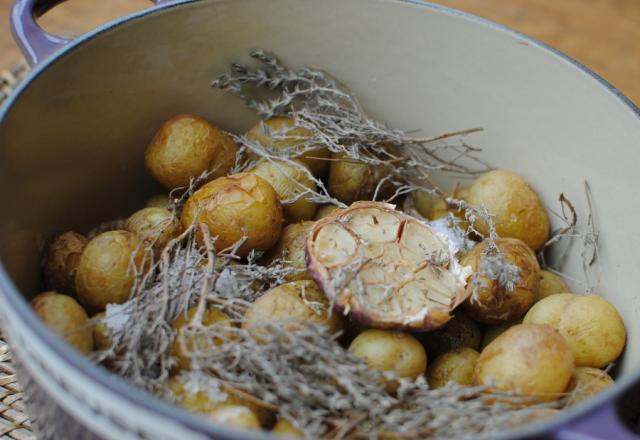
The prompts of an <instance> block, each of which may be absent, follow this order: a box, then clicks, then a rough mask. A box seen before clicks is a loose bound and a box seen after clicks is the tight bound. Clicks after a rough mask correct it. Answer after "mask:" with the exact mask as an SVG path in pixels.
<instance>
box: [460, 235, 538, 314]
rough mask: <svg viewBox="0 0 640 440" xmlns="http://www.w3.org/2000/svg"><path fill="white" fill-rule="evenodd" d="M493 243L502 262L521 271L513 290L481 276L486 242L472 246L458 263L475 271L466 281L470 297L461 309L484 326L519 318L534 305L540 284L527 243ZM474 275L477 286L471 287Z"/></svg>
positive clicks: (500, 241) (515, 241)
mask: <svg viewBox="0 0 640 440" xmlns="http://www.w3.org/2000/svg"><path fill="white" fill-rule="evenodd" d="M495 243H496V246H497V247H498V249H499V250H500V251H501V252H502V255H503V256H504V260H505V262H506V263H508V264H513V265H515V266H517V267H518V268H519V270H520V275H519V282H518V283H517V284H516V285H515V287H514V289H513V290H511V291H509V290H507V289H506V288H505V287H503V286H501V285H500V283H499V282H498V281H497V280H492V279H491V278H489V277H488V276H487V275H485V274H483V273H482V260H483V258H485V256H484V250H485V246H486V243H485V242H482V243H479V244H477V245H476V246H474V247H473V249H471V250H470V251H469V252H468V253H467V254H466V255H465V256H464V257H463V259H462V261H461V264H462V265H463V266H471V268H472V270H473V272H474V275H471V276H470V277H469V280H468V284H467V292H468V293H469V298H468V299H467V300H466V301H465V303H464V310H465V311H466V312H467V313H468V314H469V316H471V317H472V318H473V319H475V320H476V321H479V322H482V323H484V324H500V323H503V322H507V321H513V320H515V319H518V318H520V317H522V315H524V314H525V313H526V312H527V310H529V307H531V305H532V304H533V299H534V295H535V292H536V290H537V289H538V283H539V281H540V266H539V265H538V260H537V259H536V256H535V254H534V253H533V251H532V250H531V249H530V248H529V247H528V246H527V245H526V244H524V243H523V242H522V241H520V240H518V239H515V238H499V239H497V240H496V241H495ZM475 274H477V275H475ZM476 276H477V282H478V283H479V284H478V285H477V287H476V286H475V285H474V277H476ZM474 290H475V294H474Z"/></svg>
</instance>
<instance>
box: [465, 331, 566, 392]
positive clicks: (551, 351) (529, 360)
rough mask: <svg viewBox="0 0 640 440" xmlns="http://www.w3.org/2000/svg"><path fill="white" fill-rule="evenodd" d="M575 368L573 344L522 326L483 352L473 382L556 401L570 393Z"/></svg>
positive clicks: (502, 336)
mask: <svg viewBox="0 0 640 440" xmlns="http://www.w3.org/2000/svg"><path fill="white" fill-rule="evenodd" d="M573 367H574V364H573V355H572V354H571V348H570V347H569V344H567V342H566V341H565V339H564V338H563V337H562V336H560V335H559V334H558V333H557V332H556V331H555V330H554V329H553V328H551V327H549V326H548V325H536V324H519V325H515V326H513V327H511V328H510V329H508V330H507V331H505V332H504V333H502V334H501V335H500V336H498V337H497V338H496V339H494V340H493V342H491V343H490V344H489V345H488V346H487V347H486V348H485V349H484V350H482V353H481V354H480V357H479V358H478V361H477V363H476V368H475V370H474V376H473V378H474V384H475V385H491V386H493V387H495V389H496V390H498V391H504V392H509V393H516V394H519V395H523V396H532V397H533V398H534V401H535V400H540V401H543V400H553V399H557V398H558V397H560V393H562V392H563V391H564V390H565V389H566V387H567V384H568V383H569V380H570V379H571V374H572V372H573Z"/></svg>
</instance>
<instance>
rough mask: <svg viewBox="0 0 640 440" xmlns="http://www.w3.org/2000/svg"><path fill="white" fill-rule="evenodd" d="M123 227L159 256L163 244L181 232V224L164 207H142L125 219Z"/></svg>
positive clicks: (163, 246)
mask: <svg viewBox="0 0 640 440" xmlns="http://www.w3.org/2000/svg"><path fill="white" fill-rule="evenodd" d="M125 228H126V229H127V231H129V232H133V233H134V234H136V235H137V236H138V238H139V239H140V240H142V241H143V242H144V244H145V245H148V246H151V247H152V248H153V250H154V253H155V254H156V256H160V254H161V253H162V250H163V249H164V248H165V246H166V245H167V244H168V243H169V242H170V241H171V240H172V239H174V238H176V237H177V236H178V235H180V233H181V232H182V224H181V223H180V220H178V219H177V218H176V217H174V215H173V214H172V213H171V212H170V211H168V210H167V209H164V208H143V209H141V210H139V211H136V212H135V213H133V215H131V217H129V218H128V219H127V223H126V226H125Z"/></svg>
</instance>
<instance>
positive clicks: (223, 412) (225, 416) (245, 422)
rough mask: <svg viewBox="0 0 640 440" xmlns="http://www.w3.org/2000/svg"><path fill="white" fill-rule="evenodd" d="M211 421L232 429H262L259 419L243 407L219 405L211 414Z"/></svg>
mask: <svg viewBox="0 0 640 440" xmlns="http://www.w3.org/2000/svg"><path fill="white" fill-rule="evenodd" d="M209 419H211V420H213V421H214V422H216V423H220V424H222V425H225V426H228V427H230V428H237V429H249V430H259V429H260V421H259V420H258V417H257V416H256V415H255V414H254V413H253V411H251V410H250V409H249V408H247V407H246V406H241V405H227V404H223V405H219V406H217V407H216V408H215V409H214V410H213V411H211V412H210V413H209Z"/></svg>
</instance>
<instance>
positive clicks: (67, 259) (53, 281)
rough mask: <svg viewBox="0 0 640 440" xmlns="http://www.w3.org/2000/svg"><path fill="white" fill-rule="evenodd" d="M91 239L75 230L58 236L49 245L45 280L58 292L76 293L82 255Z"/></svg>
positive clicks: (45, 264) (47, 284)
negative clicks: (76, 280) (76, 279)
mask: <svg viewBox="0 0 640 440" xmlns="http://www.w3.org/2000/svg"><path fill="white" fill-rule="evenodd" d="M88 242H89V240H87V238H86V237H85V236H84V235H82V234H78V233H76V232H73V231H69V232H65V233H64V234H62V235H59V236H57V237H56V238H55V239H54V240H53V241H52V242H51V244H50V245H49V251H48V252H47V259H46V261H45V263H44V282H45V284H46V286H47V288H49V289H51V290H54V291H56V292H64V293H67V294H69V295H73V294H75V291H76V289H75V285H74V283H75V282H74V280H75V275H76V269H77V267H78V262H79V261H80V255H81V254H82V251H83V250H84V248H85V246H86V245H87V243H88Z"/></svg>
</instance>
